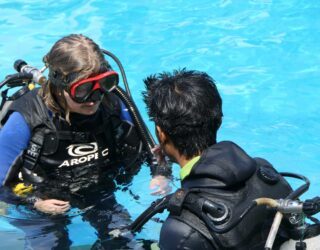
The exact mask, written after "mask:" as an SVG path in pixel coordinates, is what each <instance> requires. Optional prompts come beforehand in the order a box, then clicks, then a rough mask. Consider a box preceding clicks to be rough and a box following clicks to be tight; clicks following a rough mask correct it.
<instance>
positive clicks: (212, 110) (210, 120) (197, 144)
mask: <svg viewBox="0 0 320 250" xmlns="http://www.w3.org/2000/svg"><path fill="white" fill-rule="evenodd" d="M144 83H145V87H146V91H144V92H143V97H144V101H145V103H146V105H147V110H148V114H149V117H150V119H151V120H152V121H154V122H155V124H156V125H158V126H159V127H160V128H161V129H162V130H163V131H164V132H165V133H166V134H167V135H168V136H169V137H170V139H171V141H172V143H173V144H174V146H175V147H176V148H177V149H178V151H179V153H180V154H182V155H184V156H186V157H187V158H189V159H190V158H192V157H193V156H195V155H198V154H199V153H201V152H202V151H203V150H205V149H206V148H208V147H209V146H211V145H213V144H215V143H216V136H217V130H218V129H219V127H220V125H221V120H222V116H223V114H222V99H221V97H220V94H219V92H218V90H217V87H216V85H215V81H214V80H213V79H212V78H211V77H210V76H209V75H208V74H206V73H204V72H199V71H193V70H186V69H182V70H175V71H173V73H169V72H163V73H160V74H158V75H151V76H149V77H147V78H146V79H145V80H144Z"/></svg>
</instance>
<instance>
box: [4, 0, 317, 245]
mask: <svg viewBox="0 0 320 250" xmlns="http://www.w3.org/2000/svg"><path fill="white" fill-rule="evenodd" d="M318 13H320V3H319V2H318V1H309V0H299V1H298V0H279V1H271V0H251V1H249V0H248V1H244V0H240V1H231V0H224V1H210V0H207V1H205V0H198V1H195V0H193V1H182V0H177V1H174V2H173V1H168V0H163V1H161V4H159V1H143V0H141V1H112V2H111V1H102V0H101V1H74V0H72V1H46V2H44V1H39V0H32V1H28V3H26V1H1V2H0V30H1V32H0V41H1V42H0V58H1V60H0V77H1V79H2V78H3V77H4V76H5V75H7V74H9V73H12V72H13V69H12V64H13V62H14V61H15V60H16V59H18V58H22V59H25V60H26V61H27V62H28V63H30V64H31V65H34V66H37V67H42V63H41V61H42V57H43V55H44V54H45V53H47V51H48V50H49V48H50V47H51V46H52V44H53V43H54V42H55V41H56V40H57V39H58V38H60V37H62V36H64V35H67V34H69V33H83V34H85V35H87V36H89V37H91V38H93V39H94V40H95V41H96V42H98V43H99V45H101V47H104V48H106V49H108V50H110V51H111V52H113V53H115V54H116V55H117V56H118V57H119V58H120V60H121V61H122V63H123V65H124V67H125V69H126V73H127V77H128V81H129V84H130V86H131V91H132V94H133V97H134V99H135V100H136V103H137V106H138V107H139V108H140V110H141V112H142V115H143V117H144V118H145V120H147V114H146V112H145V108H144V104H143V102H142V97H141V91H142V90H143V84H142V79H143V78H144V77H146V76H147V75H149V74H152V73H156V72H160V71H163V70H171V69H173V68H179V67H180V68H182V67H187V68H189V69H197V70H202V71H207V72H208V73H209V74H210V75H212V76H213V77H214V78H215V79H216V81H217V83H218V88H219V90H220V92H221V94H222V97H223V100H224V103H223V109H224V121H223V125H222V128H221V129H220V133H219V134H218V139H219V140H233V141H235V142H236V143H237V144H239V145H241V146H242V147H243V148H245V149H246V150H247V151H248V153H250V154H251V155H252V156H260V157H265V158H266V159H268V160H269V161H270V162H271V163H273V164H274V166H276V167H277V168H278V169H279V170H281V171H295V172H300V173H303V174H305V175H306V176H307V177H308V178H310V180H311V183H312V185H311V188H310V191H309V192H308V193H307V194H306V195H304V197H305V198H307V197H313V196H316V195H319V191H318V188H317V187H318V186H319V182H320V171H319V163H318V156H319V155H320V140H319V139H320V135H319V132H318V131H320V121H319V117H318V116H319V110H320V101H319V97H318V95H319V93H320V85H319V84H318V79H319V76H320V66H319V65H320V34H319V33H317V31H318V27H319V25H320V17H319V14H318ZM115 68H116V67H115ZM147 124H148V126H149V128H150V130H151V131H153V130H154V129H153V124H152V123H150V122H148V123H147ZM178 170H179V169H178V167H177V166H174V173H175V175H176V176H177V173H178ZM148 180H149V172H148V169H147V168H146V167H144V168H142V170H141V171H140V173H139V174H138V175H137V176H136V177H135V178H134V181H133V185H132V186H130V190H131V192H132V193H133V194H135V195H139V199H136V196H133V195H131V194H130V193H129V191H126V189H124V191H121V190H119V191H118V192H117V199H118V201H119V203H121V204H125V206H126V207H127V208H128V209H129V212H130V214H131V215H132V217H133V218H135V217H136V216H137V215H138V214H139V213H140V212H141V211H143V209H144V208H145V207H147V206H148V205H149V204H150V203H151V201H152V200H153V199H154V197H152V196H150V195H149V194H148V193H146V190H148ZM294 185H296V184H295V183H294ZM160 227H161V225H160V224H159V223H156V222H150V223H148V224H147V225H146V226H145V230H143V231H142V232H141V233H140V234H139V235H137V238H144V239H157V235H158V233H159V230H160ZM69 233H70V238H71V240H72V241H73V246H74V247H77V246H85V245H90V243H93V242H94V241H95V240H96V235H95V232H94V230H93V229H92V228H91V227H90V226H89V225H88V224H85V223H84V222H82V220H81V218H80V217H74V219H73V221H72V224H71V225H70V227H69ZM0 242H1V244H2V243H3V244H5V245H4V246H3V247H7V248H9V247H11V248H13V246H21V247H22V245H23V242H24V240H23V235H22V233H21V232H19V231H18V230H17V229H15V228H13V227H12V226H11V225H10V224H9V223H8V222H7V221H6V219H4V218H1V217H0ZM17 244H18V245H17ZM86 248H89V247H83V249H86ZM18 249H19V248H18Z"/></svg>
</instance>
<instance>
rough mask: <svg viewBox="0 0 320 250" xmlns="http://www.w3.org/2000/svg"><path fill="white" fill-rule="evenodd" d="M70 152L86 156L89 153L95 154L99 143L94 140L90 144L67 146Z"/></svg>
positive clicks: (73, 154) (75, 155)
mask: <svg viewBox="0 0 320 250" xmlns="http://www.w3.org/2000/svg"><path fill="white" fill-rule="evenodd" d="M67 149H68V154H69V155H71V156H74V157H79V156H85V155H89V154H94V153H95V152H97V151H98V144H97V143H96V142H92V143H89V144H73V145H70V146H69V147H67Z"/></svg>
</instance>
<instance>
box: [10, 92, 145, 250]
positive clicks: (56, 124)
mask: <svg viewBox="0 0 320 250" xmlns="http://www.w3.org/2000/svg"><path fill="white" fill-rule="evenodd" d="M37 93H38V91H37V90H34V91H31V92H29V93H27V94H26V95H24V96H22V97H21V98H19V99H18V100H17V101H15V102H14V103H13V105H12V106H11V108H10V110H9V112H8V115H10V113H12V112H19V113H21V114H22V115H23V117H24V118H25V120H26V122H27V124H28V126H29V128H30V130H31V140H30V143H29V145H28V148H27V149H26V150H25V151H24V152H23V154H22V155H21V157H19V158H18V159H17V160H16V161H15V162H14V164H13V166H12V167H11V168H10V171H11V172H10V173H8V174H7V180H6V184H7V185H10V184H12V183H13V182H15V181H16V180H17V181H18V178H17V177H18V173H19V172H21V173H22V177H23V182H24V183H25V184H33V186H34V187H35V190H34V191H33V193H32V194H31V196H36V197H39V198H42V199H60V200H65V201H69V202H70V204H71V206H72V207H75V208H79V209H82V210H83V211H84V213H83V214H82V217H83V219H84V220H87V221H89V223H90V224H91V225H92V226H93V227H94V228H95V229H96V230H97V233H98V237H99V241H98V242H97V243H96V244H95V245H96V246H97V245H101V246H104V247H105V248H107V249H111V248H112V249H113V248H120V247H123V249H127V247H126V243H127V242H128V240H127V239H118V240H117V241H116V247H115V246H113V244H114V242H112V241H110V240H109V238H108V231H110V230H111V229H113V228H118V227H121V226H124V225H126V224H128V223H129V222H130V216H129V215H128V213H127V211H126V210H125V209H124V208H123V207H122V206H121V205H119V204H117V202H116V200H115V197H114V191H115V190H116V188H117V185H118V184H122V185H125V184H129V183H130V181H131V179H132V177H133V176H134V175H135V174H136V173H137V171H138V170H139V169H140V166H141V161H140V160H141V155H142V152H143V150H142V148H143V146H142V142H141V140H140V138H139V136H138V133H137V131H136V130H135V128H134V126H133V125H132V124H130V122H127V121H123V120H122V119H121V117H120V100H119V99H118V98H117V96H115V95H113V94H112V93H110V94H108V95H107V96H105V98H104V100H103V102H102V104H101V105H100V107H99V109H98V111H97V112H96V113H95V114H94V115H91V116H84V115H80V114H74V113H71V115H70V122H71V123H70V124H69V123H68V122H67V121H65V120H64V119H62V118H61V117H57V116H54V115H53V114H52V113H51V112H50V111H49V110H48V109H47V108H46V106H45V105H44V103H43V101H42V99H41V97H40V96H39V95H38V94H37ZM27 200H28V199H27ZM39 216H40V220H39V219H37V220H21V221H19V220H17V221H12V222H11V223H12V224H14V225H15V226H17V227H19V228H21V229H22V230H23V231H24V232H25V233H26V244H27V245H31V247H32V248H33V249H42V247H43V244H45V248H46V249H47V248H50V249H59V250H60V249H68V248H69V246H70V244H71V242H70V240H69V238H68V234H67V230H66V226H67V224H69V223H70V219H69V218H68V216H62V215H60V216H47V215H42V214H41V213H40V215H39ZM97 248H98V246H97Z"/></svg>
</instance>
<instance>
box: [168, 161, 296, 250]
mask: <svg viewBox="0 0 320 250" xmlns="http://www.w3.org/2000/svg"><path fill="white" fill-rule="evenodd" d="M255 161H256V171H255V172H254V174H253V175H252V176H251V177H250V178H249V179H248V180H247V181H246V182H244V183H243V185H238V186H233V187H228V188H210V187H208V188H203V187H201V186H205V185H206V184H205V183H201V180H199V179H198V180H197V181H192V179H190V180H189V181H186V182H184V183H183V185H182V187H183V188H186V190H188V191H189V192H193V193H196V194H197V196H198V197H203V198H205V199H208V200H210V201H212V202H214V203H218V204H222V205H223V206H225V207H226V208H227V210H228V215H227V217H225V218H223V219H222V220H221V221H213V223H214V224H215V225H216V227H217V228H218V229H224V228H226V227H228V226H229V225H230V224H232V223H234V221H235V220H237V219H238V218H239V216H240V215H241V214H242V213H243V211H245V209H246V208H247V207H248V205H249V204H250V203H251V202H252V201H253V200H254V199H256V198H261V197H268V198H274V199H280V198H285V197H286V196H287V195H288V194H289V193H290V192H291V191H292V190H291V188H290V186H289V184H288V183H287V182H286V181H285V180H284V178H283V177H282V176H281V175H280V174H279V173H277V172H276V170H274V169H273V168H272V166H270V164H269V163H268V162H267V161H265V160H263V159H260V158H256V159H255ZM189 202H190V201H189ZM194 203H195V204H196V201H194ZM168 210H169V211H170V210H171V213H170V217H172V218H175V219H177V220H179V221H182V222H184V223H185V224H187V225H188V226H190V227H191V228H193V229H194V230H196V231H198V232H199V233H200V234H202V235H203V236H204V237H205V238H206V239H207V240H208V241H210V242H211V243H212V246H213V248H214V249H237V250H242V249H243V250H248V249H263V246H264V244H265V240H266V239H267V235H268V232H269V230H270V227H271V223H272V221H273V217H274V215H275V212H274V211H271V210H270V209H267V208H266V207H264V206H261V207H256V208H254V209H253V210H251V211H250V212H249V213H248V215H247V216H245V217H244V219H243V220H242V221H241V222H240V223H239V224H238V225H236V226H235V227H233V228H231V230H230V231H228V232H226V233H222V234H220V233H213V232H212V233H210V229H209V228H208V227H207V226H206V224H205V223H204V221H203V220H202V219H201V218H199V216H198V215H196V214H195V213H193V212H191V211H190V209H186V208H183V209H182V211H181V213H179V214H177V213H175V212H174V211H172V209H170V206H169V208H168ZM280 234H281V232H280Z"/></svg>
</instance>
